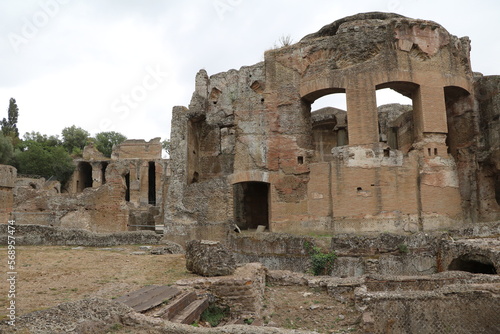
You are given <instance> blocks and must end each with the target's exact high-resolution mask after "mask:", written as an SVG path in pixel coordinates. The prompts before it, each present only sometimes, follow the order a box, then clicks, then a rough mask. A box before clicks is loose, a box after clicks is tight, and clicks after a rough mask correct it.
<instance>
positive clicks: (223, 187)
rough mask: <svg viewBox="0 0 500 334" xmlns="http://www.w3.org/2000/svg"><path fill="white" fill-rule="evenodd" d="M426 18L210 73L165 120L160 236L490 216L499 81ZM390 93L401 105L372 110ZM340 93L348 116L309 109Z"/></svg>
mask: <svg viewBox="0 0 500 334" xmlns="http://www.w3.org/2000/svg"><path fill="white" fill-rule="evenodd" d="M469 52H470V41H469V39H468V38H467V37H462V38H458V37H456V36H453V35H451V34H450V33H448V32H447V31H446V29H445V28H443V27H442V26H440V25H439V24H437V23H435V22H431V21H424V20H414V19H409V18H406V17H402V16H399V15H396V14H385V13H367V14H358V15H355V16H352V17H347V18H344V19H341V20H338V21H335V22H334V23H332V24H330V25H327V26H325V27H323V28H322V29H321V30H319V31H318V32H316V33H313V34H310V35H308V36H306V37H304V38H303V39H302V40H300V41H299V42H298V43H296V44H293V45H290V46H285V47H282V48H278V49H273V50H269V51H267V52H265V54H264V61H263V62H261V63H258V64H255V65H253V66H247V67H242V68H241V69H240V70H230V71H228V72H224V73H219V74H215V75H212V76H210V77H209V76H208V74H207V73H206V71H204V70H201V71H200V72H199V73H198V74H197V76H196V89H195V92H194V93H193V98H192V100H191V103H190V105H189V108H184V107H176V108H174V111H173V119H172V136H171V141H172V151H171V169H172V171H173V173H172V176H171V178H170V180H169V190H168V191H169V192H168V195H167V197H166V198H167V200H166V201H165V227H166V233H167V234H168V235H172V236H176V235H177V236H179V237H180V238H200V237H204V238H209V239H213V238H216V239H217V238H222V236H223V235H224V233H225V231H226V230H227V228H228V225H229V224H231V223H235V224H237V225H238V226H239V227H240V228H242V229H247V228H248V229H254V228H256V227H257V226H258V225H265V226H266V227H267V228H268V229H269V230H270V231H273V232H290V233H300V234H311V233H316V234H325V233H327V234H328V233H346V232H349V233H350V232H354V233H356V232H380V231H388V232H398V233H399V232H416V231H430V230H437V229H449V228H453V227H459V226H463V225H467V224H478V223H482V222H491V221H498V220H499V219H500V190H499V184H500V183H499V182H500V181H499V177H500V176H499V175H500V169H499V167H500V166H499V164H500V161H499V154H500V153H499V152H500V140H499V139H500V138H498V133H500V132H499V129H500V127H499V124H500V123H499V120H498V117H499V113H500V109H499V106H498V101H499V88H500V85H499V84H500V80H499V78H498V77H496V76H494V77H484V76H482V75H481V74H478V73H474V72H472V69H471V65H470V57H469ZM382 88H391V89H393V90H395V91H397V92H399V93H401V94H402V95H404V96H407V97H409V98H411V100H412V105H411V106H400V105H392V106H391V105H389V106H382V107H380V108H377V101H376V94H375V93H376V91H377V90H378V89H382ZM336 93H345V95H346V100H347V111H343V110H338V109H336V108H324V109H321V110H317V111H312V110H313V109H314V104H313V103H314V101H316V100H317V99H319V98H321V97H323V96H325V95H329V94H336Z"/></svg>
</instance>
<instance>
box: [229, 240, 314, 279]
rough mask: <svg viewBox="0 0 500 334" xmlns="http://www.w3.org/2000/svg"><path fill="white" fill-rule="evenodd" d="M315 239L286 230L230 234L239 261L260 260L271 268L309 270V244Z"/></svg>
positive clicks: (230, 246)
mask: <svg viewBox="0 0 500 334" xmlns="http://www.w3.org/2000/svg"><path fill="white" fill-rule="evenodd" d="M307 242H310V243H313V238H311V237H305V236H296V235H290V234H285V233H269V232H261V233H252V234H250V233H242V234H236V233H230V234H229V235H228V237H227V240H226V244H227V247H228V248H229V249H231V250H232V251H233V252H234V257H235V259H236V262H239V263H252V262H260V263H262V264H263V265H264V266H265V267H266V268H268V269H270V270H292V271H298V272H305V271H307V270H308V268H309V255H308V254H307V250H306V243H307Z"/></svg>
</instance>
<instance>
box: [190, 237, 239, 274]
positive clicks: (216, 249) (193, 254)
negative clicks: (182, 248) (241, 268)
mask: <svg viewBox="0 0 500 334" xmlns="http://www.w3.org/2000/svg"><path fill="white" fill-rule="evenodd" d="M186 268H187V270H189V271H192V272H193V273H195V274H198V275H201V276H225V275H231V274H233V272H234V270H235V269H236V261H235V259H234V256H233V254H232V252H231V251H230V250H229V249H228V248H226V247H225V246H224V245H222V244H221V243H220V242H218V241H210V240H191V241H189V242H187V244H186Z"/></svg>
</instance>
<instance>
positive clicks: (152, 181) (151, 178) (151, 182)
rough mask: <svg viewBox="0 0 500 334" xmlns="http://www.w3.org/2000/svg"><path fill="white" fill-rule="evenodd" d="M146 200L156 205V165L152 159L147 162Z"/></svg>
mask: <svg viewBox="0 0 500 334" xmlns="http://www.w3.org/2000/svg"><path fill="white" fill-rule="evenodd" d="M148 202H149V204H151V205H153V206H156V165H155V163H154V162H153V161H150V162H149V169H148Z"/></svg>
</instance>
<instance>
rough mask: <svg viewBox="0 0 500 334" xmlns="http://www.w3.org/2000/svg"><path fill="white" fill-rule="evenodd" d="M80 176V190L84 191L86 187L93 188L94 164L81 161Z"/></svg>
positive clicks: (78, 185) (78, 183)
mask: <svg viewBox="0 0 500 334" xmlns="http://www.w3.org/2000/svg"><path fill="white" fill-rule="evenodd" d="M79 170H80V177H79V180H78V181H79V182H77V187H78V192H82V191H83V189H85V188H92V185H93V179H92V166H91V165H90V164H89V163H88V162H80V165H79Z"/></svg>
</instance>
